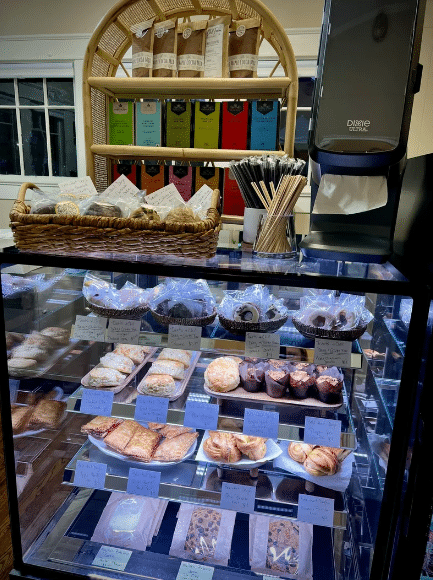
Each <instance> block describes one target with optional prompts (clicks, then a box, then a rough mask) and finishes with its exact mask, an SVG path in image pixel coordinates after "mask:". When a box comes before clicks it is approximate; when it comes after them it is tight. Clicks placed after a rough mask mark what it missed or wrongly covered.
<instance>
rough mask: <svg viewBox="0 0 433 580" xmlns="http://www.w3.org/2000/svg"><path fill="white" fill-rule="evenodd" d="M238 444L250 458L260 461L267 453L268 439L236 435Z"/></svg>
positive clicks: (240, 449)
mask: <svg viewBox="0 0 433 580" xmlns="http://www.w3.org/2000/svg"><path fill="white" fill-rule="evenodd" d="M235 439H236V446H237V448H238V449H239V451H241V452H242V453H244V454H245V455H246V456H247V457H248V458H249V459H253V460H254V461H258V460H259V459H263V457H264V456H265V455H266V441H267V440H266V439H264V438H263V437H252V436H251V435H235Z"/></svg>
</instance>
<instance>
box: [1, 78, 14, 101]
mask: <svg viewBox="0 0 433 580" xmlns="http://www.w3.org/2000/svg"><path fill="white" fill-rule="evenodd" d="M0 105H15V89H14V81H13V80H9V79H1V80H0Z"/></svg>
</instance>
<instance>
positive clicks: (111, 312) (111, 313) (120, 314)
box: [86, 301, 149, 320]
mask: <svg viewBox="0 0 433 580" xmlns="http://www.w3.org/2000/svg"><path fill="white" fill-rule="evenodd" d="M86 302H87V306H88V308H89V309H90V310H91V311H92V312H94V313H95V314H97V315H98V316H103V317H107V318H126V319H128V320H138V319H140V318H141V317H142V316H144V314H146V312H147V311H148V310H149V306H137V307H136V308H125V310H117V309H115V308H104V307H103V306H95V304H92V303H91V302H89V301H86Z"/></svg>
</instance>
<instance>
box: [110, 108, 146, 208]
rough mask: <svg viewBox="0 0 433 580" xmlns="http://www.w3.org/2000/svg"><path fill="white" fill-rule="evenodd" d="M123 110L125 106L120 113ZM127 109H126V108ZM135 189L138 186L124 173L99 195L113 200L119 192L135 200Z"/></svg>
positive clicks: (116, 198)
mask: <svg viewBox="0 0 433 580" xmlns="http://www.w3.org/2000/svg"><path fill="white" fill-rule="evenodd" d="M124 110H125V107H123V108H122V113H123V111H124ZM126 111H127V109H126ZM137 191H140V190H139V189H138V187H136V186H135V185H134V184H133V183H132V181H130V180H129V179H128V178H127V177H126V176H125V175H120V176H119V177H118V178H117V179H116V181H113V183H112V184H111V185H109V186H108V187H107V189H106V190H105V191H104V193H103V194H102V195H101V197H103V198H104V200H105V199H111V200H112V201H113V202H114V201H118V199H119V198H118V197H117V195H118V194H121V195H120V197H122V196H126V197H133V198H134V199H135V201H136V202H137V196H136V193H137Z"/></svg>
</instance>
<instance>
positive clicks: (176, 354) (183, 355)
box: [157, 348, 191, 367]
mask: <svg viewBox="0 0 433 580" xmlns="http://www.w3.org/2000/svg"><path fill="white" fill-rule="evenodd" d="M157 360H175V361H178V362H181V363H182V364H183V365H184V366H185V367H188V366H189V363H190V361H191V351H189V350H177V349H175V348H163V349H162V351H161V353H160V354H159V356H158V358H157Z"/></svg>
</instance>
